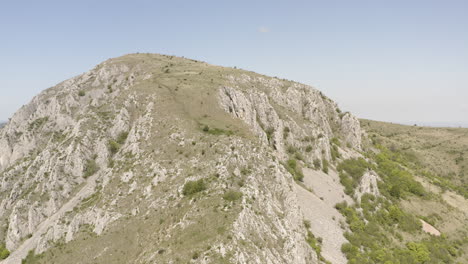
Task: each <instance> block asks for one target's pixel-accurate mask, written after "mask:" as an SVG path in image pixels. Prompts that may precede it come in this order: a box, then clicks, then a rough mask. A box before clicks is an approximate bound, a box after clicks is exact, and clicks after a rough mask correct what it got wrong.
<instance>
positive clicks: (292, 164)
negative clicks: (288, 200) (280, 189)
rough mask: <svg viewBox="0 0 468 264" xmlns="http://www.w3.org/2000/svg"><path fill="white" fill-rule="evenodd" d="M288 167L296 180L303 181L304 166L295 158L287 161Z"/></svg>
mask: <svg viewBox="0 0 468 264" xmlns="http://www.w3.org/2000/svg"><path fill="white" fill-rule="evenodd" d="M286 169H287V170H288V172H289V173H291V175H292V176H293V177H294V180H296V181H303V180H304V174H303V173H302V168H301V166H300V165H299V164H297V161H296V160H295V159H290V160H288V161H287V162H286Z"/></svg>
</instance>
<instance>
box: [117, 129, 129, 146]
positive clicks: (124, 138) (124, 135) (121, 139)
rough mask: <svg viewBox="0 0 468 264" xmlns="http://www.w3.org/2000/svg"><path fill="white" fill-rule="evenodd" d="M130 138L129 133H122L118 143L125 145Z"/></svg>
mask: <svg viewBox="0 0 468 264" xmlns="http://www.w3.org/2000/svg"><path fill="white" fill-rule="evenodd" d="M127 137H128V132H120V133H119V135H118V136H117V140H116V142H117V143H119V144H120V145H123V144H124V143H125V141H126V140H127Z"/></svg>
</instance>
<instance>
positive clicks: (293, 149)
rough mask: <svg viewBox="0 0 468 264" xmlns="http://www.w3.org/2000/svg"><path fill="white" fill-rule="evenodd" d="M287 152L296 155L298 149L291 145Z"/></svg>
mask: <svg viewBox="0 0 468 264" xmlns="http://www.w3.org/2000/svg"><path fill="white" fill-rule="evenodd" d="M286 151H287V152H288V153H289V154H294V153H296V151H297V149H296V148H295V147H294V146H291V145H289V146H288V147H287V148H286Z"/></svg>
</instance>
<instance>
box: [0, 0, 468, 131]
mask: <svg viewBox="0 0 468 264" xmlns="http://www.w3.org/2000/svg"><path fill="white" fill-rule="evenodd" d="M0 34H1V38H0V92H1V93H0V120H6V119H8V117H10V116H11V115H12V114H13V113H14V112H15V111H16V110H17V109H18V108H19V107H21V105H23V104H26V103H27V102H29V101H30V100H31V98H32V97H33V96H34V95H36V94H38V93H39V92H40V91H41V90H43V89H46V88H48V87H51V86H53V85H55V84H57V83H58V82H60V81H62V80H65V79H68V78H70V77H73V76H75V75H78V74H81V73H83V72H85V71H88V70H89V69H91V68H92V67H94V66H95V65H96V64H98V63H100V62H102V61H103V60H106V59H108V58H111V57H117V56H120V55H124V54H127V53H133V52H155V53H165V54H172V55H178V56H185V57H190V58H194V59H199V60H204V61H207V62H209V63H213V64H218V65H224V66H237V67H240V68H244V69H248V70H252V71H256V72H259V73H263V74H267V75H272V76H278V77H282V78H287V79H292V80H296V81H299V82H303V83H307V84H310V85H313V86H315V87H316V88H318V89H320V90H322V91H323V92H324V93H325V94H327V95H328V96H329V97H331V98H332V99H334V100H336V101H337V102H338V103H339V105H340V106H341V108H343V109H345V110H349V111H351V112H353V113H354V114H356V115H357V116H359V117H363V118H371V119H376V120H384V121H393V122H403V123H418V124H422V123H440V122H443V123H450V124H464V125H468V1H463V0H460V1H455V0H444V1H442V0H438V1H435V0H424V1H423V0H421V1H418V0H405V1H403V0H400V1H398V0H388V1H379V0H369V1H359V0H353V1H349V0H343V1H330V0H327V1H325V0H323V1H254V0H251V1H220V0H218V1H203V0H199V1H170V0H166V1H118V0H114V1H103V0H102V1H89V0H81V1H64V0H62V1H47V0H44V1H21V0H18V1H2V3H1V4H0Z"/></svg>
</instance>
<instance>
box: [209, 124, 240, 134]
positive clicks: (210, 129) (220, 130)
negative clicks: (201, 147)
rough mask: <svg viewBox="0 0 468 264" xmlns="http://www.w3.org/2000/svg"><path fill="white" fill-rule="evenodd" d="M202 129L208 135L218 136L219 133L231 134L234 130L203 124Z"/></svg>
mask: <svg viewBox="0 0 468 264" xmlns="http://www.w3.org/2000/svg"><path fill="white" fill-rule="evenodd" d="M202 131H203V132H205V133H208V134H210V135H215V136H219V135H226V136H231V135H234V132H233V131H232V130H224V129H221V128H210V127H209V126H207V125H205V126H203V128H202Z"/></svg>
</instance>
